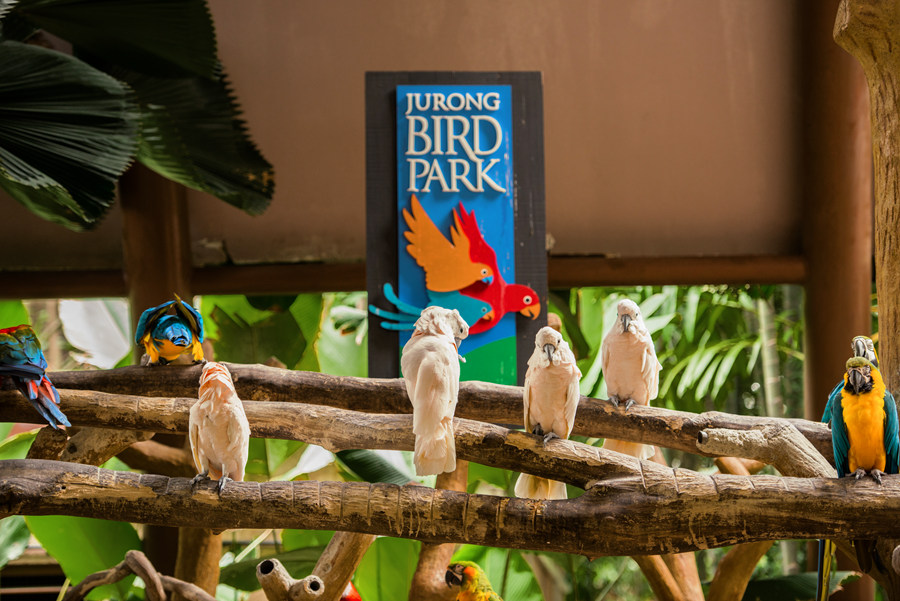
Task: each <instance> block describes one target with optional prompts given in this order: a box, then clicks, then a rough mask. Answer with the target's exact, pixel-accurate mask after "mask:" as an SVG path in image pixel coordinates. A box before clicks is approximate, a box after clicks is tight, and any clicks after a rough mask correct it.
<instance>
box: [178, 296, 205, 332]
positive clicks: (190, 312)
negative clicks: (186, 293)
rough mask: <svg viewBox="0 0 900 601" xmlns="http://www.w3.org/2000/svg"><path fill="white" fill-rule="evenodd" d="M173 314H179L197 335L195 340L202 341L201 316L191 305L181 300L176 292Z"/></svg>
mask: <svg viewBox="0 0 900 601" xmlns="http://www.w3.org/2000/svg"><path fill="white" fill-rule="evenodd" d="M175 299H176V300H177V301H178V302H177V303H175V314H176V315H179V316H181V318H182V319H184V321H186V322H187V324H188V326H189V327H190V328H191V331H192V332H193V333H194V335H195V336H196V337H197V342H203V316H202V315H200V312H199V311H197V309H195V308H194V307H193V306H191V305H189V304H188V303H186V302H184V301H183V300H181V298H180V297H179V296H178V295H177V294H176V295H175Z"/></svg>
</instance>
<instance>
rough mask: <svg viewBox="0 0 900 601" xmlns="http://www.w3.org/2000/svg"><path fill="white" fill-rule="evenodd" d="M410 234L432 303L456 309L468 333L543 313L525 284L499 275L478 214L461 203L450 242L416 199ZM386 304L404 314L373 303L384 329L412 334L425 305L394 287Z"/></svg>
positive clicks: (407, 214)
mask: <svg viewBox="0 0 900 601" xmlns="http://www.w3.org/2000/svg"><path fill="white" fill-rule="evenodd" d="M403 218H404V220H405V221H406V225H407V226H408V227H409V230H408V231H406V232H404V236H405V237H406V240H407V241H408V242H409V244H408V245H407V247H406V250H407V252H409V254H410V256H411V257H413V258H414V259H415V260H416V263H418V265H419V266H420V267H422V269H423V270H424V271H425V288H426V296H427V297H428V301H429V302H428V304H429V306H431V305H438V306H441V307H446V308H448V309H456V310H458V311H459V313H460V315H461V316H462V318H463V319H464V320H465V321H466V323H468V324H471V326H470V327H469V333H470V334H478V333H480V332H485V331H487V330H489V329H491V328H492V327H494V326H495V325H497V323H499V322H500V319H502V318H503V316H504V315H506V314H507V313H512V312H520V313H522V314H523V315H527V316H528V317H531V318H532V319H536V318H537V317H538V315H539V314H540V312H541V302H540V299H539V298H538V296H537V293H536V292H535V291H534V290H533V289H531V288H529V287H528V286H523V285H521V284H508V283H506V281H504V279H503V277H502V276H501V275H500V269H499V268H498V265H497V255H496V253H495V252H494V249H493V248H491V246H490V245H489V244H488V243H487V241H485V239H484V236H482V234H481V230H480V229H479V228H478V223H477V221H476V220H475V213H474V211H473V212H468V211H466V209H465V207H464V206H463V204H462V203H459V208H458V209H453V222H454V223H453V225H452V226H451V227H450V239H449V240H448V239H447V238H446V237H445V236H444V235H443V234H442V233H441V232H440V230H439V229H438V228H437V226H436V225H435V224H434V221H432V219H431V218H430V217H429V216H428V213H426V212H425V209H423V208H422V205H421V203H419V200H418V199H417V198H416V196H415V195H413V196H412V200H411V203H410V210H406V209H404V210H403ZM384 294H385V297H386V298H387V300H388V301H389V302H390V303H392V304H393V305H395V306H396V307H397V309H398V310H399V311H400V312H399V313H393V312H390V311H384V310H382V309H379V308H377V307H375V306H374V305H369V310H370V311H372V313H374V314H375V315H378V316H379V317H383V318H385V319H390V320H393V322H382V323H381V325H382V327H384V328H387V329H392V330H411V329H413V326H414V324H415V322H416V319H418V317H419V314H420V313H421V311H422V309H423V308H424V307H416V306H414V305H412V304H410V303H406V302H403V301H401V300H400V299H399V298H398V296H397V295H396V294H395V293H394V289H393V287H392V286H391V285H390V284H385V286H384Z"/></svg>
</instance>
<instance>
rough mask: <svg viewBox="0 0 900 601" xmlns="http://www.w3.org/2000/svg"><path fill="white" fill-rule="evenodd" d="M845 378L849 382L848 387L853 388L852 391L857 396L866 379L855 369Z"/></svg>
mask: <svg viewBox="0 0 900 601" xmlns="http://www.w3.org/2000/svg"><path fill="white" fill-rule="evenodd" d="M847 377H848V379H849V380H850V385H851V386H853V390H854V391H855V392H856V393H857V394H859V391H860V390H861V389H862V387H863V384H865V382H866V377H865V376H864V375H862V374H861V373H860V372H859V370H856V369H851V370H850V373H848V374H847Z"/></svg>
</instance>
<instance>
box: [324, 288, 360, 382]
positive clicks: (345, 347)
mask: <svg viewBox="0 0 900 601" xmlns="http://www.w3.org/2000/svg"><path fill="white" fill-rule="evenodd" d="M325 298H326V301H325V311H327V315H326V316H324V317H323V319H322V326H321V329H320V330H319V339H318V340H317V341H316V350H317V353H318V357H319V366H320V367H321V370H322V372H323V373H327V374H332V375H335V376H359V377H365V376H366V375H368V373H369V365H368V362H369V359H368V357H369V355H368V344H367V338H368V336H364V337H363V338H362V340H359V341H357V337H356V336H355V335H353V334H352V333H350V334H344V333H342V332H341V331H340V330H339V329H338V328H337V327H335V324H334V321H333V320H332V319H331V307H333V306H335V303H336V300H337V299H336V297H335V295H325Z"/></svg>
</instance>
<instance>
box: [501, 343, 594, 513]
mask: <svg viewBox="0 0 900 601" xmlns="http://www.w3.org/2000/svg"><path fill="white" fill-rule="evenodd" d="M580 379H581V370H579V369H578V366H577V365H575V355H573V354H572V351H571V350H570V349H569V345H568V344H567V343H566V341H565V340H563V337H562V334H560V333H559V332H557V331H556V330H554V329H553V328H551V327H549V326H544V327H543V328H541V329H540V330H538V333H537V336H535V338H534V352H533V353H532V354H531V357H530V358H529V359H528V371H527V372H526V373H525V388H524V393H523V401H524V403H525V431H526V432H531V433H532V434H537V435H538V436H543V437H544V442H545V443H546V442H548V441H549V440H551V439H553V438H568V437H569V434H571V433H572V427H573V426H574V425H575V412H576V411H577V410H578V401H579V399H580V398H581V393H580V392H579V390H578V382H579V380H580ZM516 496H518V497H528V498H531V499H565V498H567V494H566V485H565V484H564V483H562V482H557V481H555V480H549V479H547V478H538V477H537V476H532V475H531V474H521V475H520V476H519V479H518V480H517V481H516Z"/></svg>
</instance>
